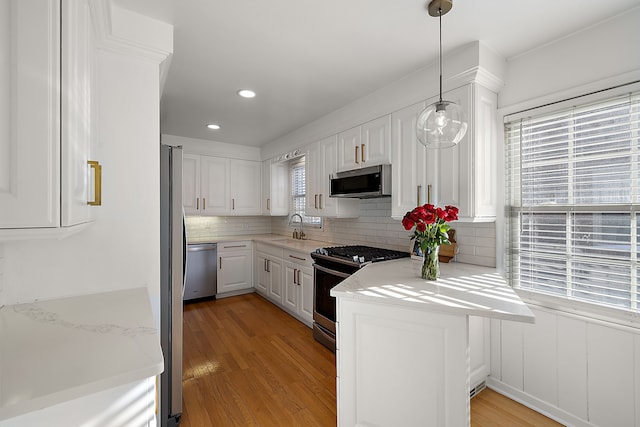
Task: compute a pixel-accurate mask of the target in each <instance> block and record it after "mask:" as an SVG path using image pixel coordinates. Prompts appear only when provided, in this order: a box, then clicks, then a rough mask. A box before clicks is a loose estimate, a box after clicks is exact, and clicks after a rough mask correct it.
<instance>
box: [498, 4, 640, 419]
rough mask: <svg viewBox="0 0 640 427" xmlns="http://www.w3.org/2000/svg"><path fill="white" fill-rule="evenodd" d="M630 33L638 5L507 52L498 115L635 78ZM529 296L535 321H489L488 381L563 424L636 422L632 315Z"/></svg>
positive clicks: (637, 27)
mask: <svg viewBox="0 0 640 427" xmlns="http://www.w3.org/2000/svg"><path fill="white" fill-rule="evenodd" d="M637 40H640V8H636V9H634V10H632V11H630V12H628V13H626V14H624V15H621V16H618V17H617V18H615V19H612V20H609V21H607V22H604V23H602V24H600V25H597V26H594V27H591V28H588V29H585V30H584V31H581V32H579V33H576V34H574V35H573V36H571V37H567V38H564V39H562V40H558V41H556V42H555V43H553V44H549V45H546V46H542V47H540V48H537V49H534V50H532V51H530V52H527V53H525V54H522V55H519V56H518V57H515V58H512V59H510V60H509V61H508V62H507V69H506V74H505V75H506V79H505V87H504V89H503V90H502V91H501V92H500V93H499V94H498V101H499V105H500V107H501V113H502V114H501V115H500V117H502V116H504V115H507V114H509V113H513V112H517V111H520V110H523V109H526V108H532V107H536V106H540V105H544V104H546V103H549V102H556V101H560V100H563V99H566V98H569V97H573V96H578V95H583V94H586V93H590V92H592V91H597V90H601V89H606V88H608V87H611V86H614V85H617V84H623V83H628V82H631V81H634V80H638V79H640V55H639V54H638V49H637ZM501 120H502V119H501ZM500 181H502V180H500ZM501 183H502V182H501ZM500 193H503V191H500ZM500 211H501V210H499V212H500ZM503 224H504V220H503V219H502V218H498V222H497V229H496V231H497V243H498V244H497V247H498V259H497V264H498V266H499V267H501V266H502V264H503V259H502V253H503V246H504V245H503V236H504V234H503V230H504V227H503ZM528 301H529V302H530V303H532V302H533V303H535V302H539V303H540V305H531V308H532V310H533V312H534V314H535V315H536V323H535V324H533V325H524V324H519V323H514V322H506V321H497V320H495V321H492V322H491V376H490V378H489V381H488V384H489V386H490V387H492V388H495V389H497V390H498V391H500V392H502V393H504V394H507V395H508V396H511V397H513V398H514V399H516V400H519V401H521V402H523V403H525V404H526V405H528V406H531V407H533V408H536V409H537V410H539V411H541V412H543V413H546V414H548V415H550V416H552V417H553V418H556V419H558V420H560V421H561V422H563V423H565V424H568V425H576V426H602V427H614V426H620V427H622V426H640V329H639V328H638V322H637V321H636V322H635V324H634V323H629V322H621V323H625V325H619V324H618V323H617V322H616V321H606V320H596V319H595V317H596V314H595V313H593V312H591V313H590V311H589V310H588V309H587V310H585V309H584V308H583V309H582V311H581V314H582V315H579V314H577V313H576V311H575V310H573V309H568V308H567V309H566V312H565V311H560V310H557V309H551V308H545V307H544V306H545V305H546V306H547V307H548V305H547V304H545V303H543V302H542V301H533V300H528ZM598 317H601V316H600V315H598Z"/></svg>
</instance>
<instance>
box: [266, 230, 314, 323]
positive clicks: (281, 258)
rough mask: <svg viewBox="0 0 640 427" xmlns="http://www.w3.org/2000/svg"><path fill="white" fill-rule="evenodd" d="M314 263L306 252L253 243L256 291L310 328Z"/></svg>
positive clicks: (311, 321)
mask: <svg viewBox="0 0 640 427" xmlns="http://www.w3.org/2000/svg"><path fill="white" fill-rule="evenodd" d="M312 265H313V261H312V259H311V255H310V254H309V253H305V252H298V251H291V250H288V249H282V248H280V247H277V246H272V245H269V244H265V243H261V242H259V243H256V252H255V289H256V292H258V293H259V294H261V295H263V296H265V297H266V298H268V299H269V300H270V301H272V302H273V303H275V304H276V305H278V306H279V307H281V308H282V309H284V310H286V311H287V312H289V313H290V314H291V315H293V316H294V317H296V318H297V319H298V320H300V321H301V322H303V323H304V324H306V325H307V326H309V327H311V325H312V324H313V267H312Z"/></svg>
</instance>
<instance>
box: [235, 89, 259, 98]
mask: <svg viewBox="0 0 640 427" xmlns="http://www.w3.org/2000/svg"><path fill="white" fill-rule="evenodd" d="M238 95H240V96H241V97H243V98H254V97H255V96H256V93H255V92H254V91H252V90H249V89H240V90H239V91H238Z"/></svg>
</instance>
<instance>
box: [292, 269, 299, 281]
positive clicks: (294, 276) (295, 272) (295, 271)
mask: <svg viewBox="0 0 640 427" xmlns="http://www.w3.org/2000/svg"><path fill="white" fill-rule="evenodd" d="M297 273H298V269H297V268H294V269H293V284H294V285H297V284H298V283H296V274H297Z"/></svg>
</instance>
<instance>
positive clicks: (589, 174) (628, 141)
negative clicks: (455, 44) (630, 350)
mask: <svg viewBox="0 0 640 427" xmlns="http://www.w3.org/2000/svg"><path fill="white" fill-rule="evenodd" d="M505 139H506V143H507V145H506V151H505V154H506V155H505V158H506V162H507V164H506V171H507V200H508V233H507V236H508V237H507V238H508V242H507V245H506V247H507V268H508V274H509V278H510V280H511V282H512V284H513V285H514V286H515V287H518V288H522V289H527V290H530V291H533V292H541V293H546V294H551V295H556V296H560V297H563V298H569V299H577V300H583V301H588V302H591V303H594V304H599V305H605V306H612V307H617V308H623V309H628V310H632V311H640V304H639V300H638V276H639V273H640V271H639V267H638V248H639V243H640V230H639V224H638V220H637V217H638V210H639V209H638V208H639V206H640V179H639V173H640V172H639V169H640V167H639V166H640V143H639V142H640V94H639V93H633V94H627V95H625V96H621V97H616V98H613V99H609V100H606V101H602V102H598V103H594V104H589V105H583V106H579V107H574V108H571V109H565V110H562V111H557V112H553V113H546V114H541V115H538V116H531V117H523V118H521V119H519V120H515V121H512V122H509V123H507V124H505Z"/></svg>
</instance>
